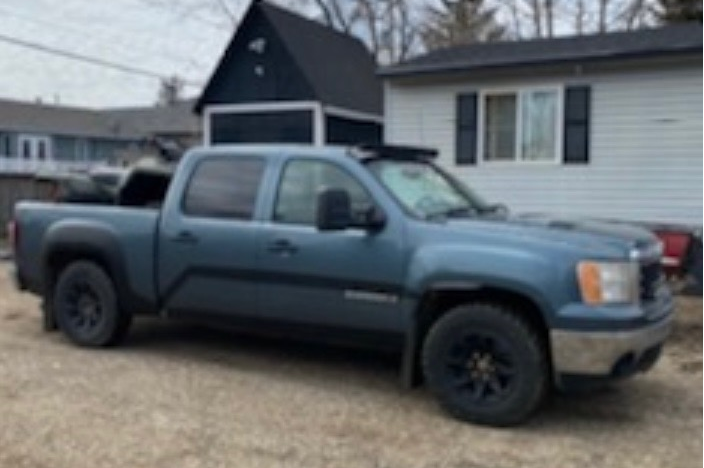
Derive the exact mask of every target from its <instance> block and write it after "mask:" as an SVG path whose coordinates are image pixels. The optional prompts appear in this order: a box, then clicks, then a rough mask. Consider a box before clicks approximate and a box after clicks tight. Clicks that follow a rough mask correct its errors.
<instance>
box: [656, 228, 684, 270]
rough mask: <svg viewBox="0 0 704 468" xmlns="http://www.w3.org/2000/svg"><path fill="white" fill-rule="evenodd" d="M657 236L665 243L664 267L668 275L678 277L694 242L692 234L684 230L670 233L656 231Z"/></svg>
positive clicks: (667, 231)
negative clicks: (688, 250) (690, 245)
mask: <svg viewBox="0 0 704 468" xmlns="http://www.w3.org/2000/svg"><path fill="white" fill-rule="evenodd" d="M655 235H656V236H658V238H660V240H661V241H662V243H663V254H662V266H663V268H664V269H665V273H666V274H667V275H677V274H678V273H680V272H681V269H682V264H683V262H684V260H685V256H686V254H687V249H688V248H689V243H690V242H691V241H692V234H691V233H690V232H686V231H684V230H681V231H674V230H672V231H669V230H657V229H656V230H655Z"/></svg>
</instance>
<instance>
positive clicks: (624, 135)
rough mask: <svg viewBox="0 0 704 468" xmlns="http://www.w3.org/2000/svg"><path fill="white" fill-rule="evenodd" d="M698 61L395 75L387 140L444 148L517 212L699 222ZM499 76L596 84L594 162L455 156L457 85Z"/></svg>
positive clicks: (463, 171)
mask: <svg viewBox="0 0 704 468" xmlns="http://www.w3.org/2000/svg"><path fill="white" fill-rule="evenodd" d="M690 63H691V65H688V66H681V65H679V66H678V65H672V64H670V65H667V66H665V65H663V66H662V67H659V69H657V70H656V69H652V70H645V69H641V70H629V71H626V70H623V71H618V72H615V71H612V72H608V73H607V72H603V73H602V74H598V75H595V74H592V75H588V76H579V77H564V78H560V77H550V78H549V80H548V79H539V78H530V77H526V76H525V75H522V78H521V80H520V81H518V80H510V79H503V80H491V81H484V82H481V81H474V82H472V81H470V80H465V81H462V82H461V83H460V82H457V83H450V84H448V81H445V82H444V83H443V84H428V83H424V84H396V83H395V82H394V81H393V80H391V81H390V82H389V81H387V83H386V89H385V109H386V128H385V132H386V135H385V136H386V141H388V142H389V143H398V144H401V143H403V144H418V145H423V146H430V147H435V148H438V149H439V150H440V162H441V163H442V164H443V165H444V166H446V167H448V168H450V169H452V171H453V172H454V173H455V174H456V175H459V176H460V177H461V178H462V179H463V180H465V181H466V182H467V183H468V184H469V185H470V186H471V187H472V188H474V189H475V190H476V191H477V192H478V193H479V194H481V195H483V196H484V197H485V198H486V199H487V200H489V201H494V202H502V203H506V204H507V205H508V206H510V207H511V208H512V209H513V210H514V211H516V212H548V213H555V214H561V215H567V216H585V217H599V218H613V219H621V220H633V221H649V222H675V223H686V224H698V225H701V224H702V68H701V61H697V62H694V61H692V62H690ZM497 81H499V82H500V83H498V84H500V85H501V86H507V87H510V86H514V87H518V88H520V87H524V86H541V85H545V86H555V85H557V86H566V85H570V84H578V85H589V86H590V87H591V109H592V110H591V121H590V125H591V130H590V160H589V163H588V164H584V165H575V164H573V165H565V164H562V163H560V164H556V165H531V164H502V165H492V164H484V165H482V164H478V165H472V166H461V167H458V166H455V164H454V161H455V154H454V152H455V118H456V117H455V108H456V98H457V95H459V94H462V93H465V92H482V90H483V89H491V88H492V87H495V86H497ZM559 156H560V159H561V157H562V149H561V148H560V155H559Z"/></svg>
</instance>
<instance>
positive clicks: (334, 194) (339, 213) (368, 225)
mask: <svg viewBox="0 0 704 468" xmlns="http://www.w3.org/2000/svg"><path fill="white" fill-rule="evenodd" d="M358 218H362V219H358ZM385 225H386V216H385V215H384V212H383V211H381V210H379V209H378V208H376V207H372V208H369V210H368V211H367V212H366V213H364V214H363V216H353V215H352V202H351V201H350V194H349V193H348V192H347V190H345V189H340V188H327V189H324V190H323V191H322V192H320V193H319V194H318V207H317V212H316V226H317V228H318V229H319V230H320V231H341V230H343V229H347V228H359V229H365V230H367V231H371V232H378V231H381V230H382V229H383V228H384V226H385Z"/></svg>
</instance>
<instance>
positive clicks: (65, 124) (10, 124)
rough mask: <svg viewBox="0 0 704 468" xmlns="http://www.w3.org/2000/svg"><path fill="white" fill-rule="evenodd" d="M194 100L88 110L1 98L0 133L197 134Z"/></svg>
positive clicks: (135, 136) (121, 136)
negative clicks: (172, 103) (156, 105)
mask: <svg viewBox="0 0 704 468" xmlns="http://www.w3.org/2000/svg"><path fill="white" fill-rule="evenodd" d="M192 105H193V102H192V101H183V102H180V103H177V104H174V105H172V106H164V107H131V108H118V109H89V108H81V107H69V106H62V105H56V104H44V103H36V102H23V101H14V100H10V99H0V132H2V131H10V132H19V133H21V132H27V133H44V134H48V135H65V136H81V137H92V138H110V139H113V138H114V139H129V140H136V139H141V138H144V137H146V136H151V135H154V134H171V133H197V131H198V119H197V117H196V116H195V115H194V114H193V113H192V111H191V108H192Z"/></svg>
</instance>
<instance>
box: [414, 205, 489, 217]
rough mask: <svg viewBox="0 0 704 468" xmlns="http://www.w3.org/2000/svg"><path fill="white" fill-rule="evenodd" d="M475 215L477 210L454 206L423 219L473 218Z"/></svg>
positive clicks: (429, 214)
mask: <svg viewBox="0 0 704 468" xmlns="http://www.w3.org/2000/svg"><path fill="white" fill-rule="evenodd" d="M476 213H477V210H476V209H475V208H473V207H471V206H454V207H452V208H448V209H446V210H442V211H438V212H435V213H428V214H427V215H426V216H425V217H426V219H438V218H442V219H444V218H458V217H465V216H466V217H470V216H474V215H475V214H476Z"/></svg>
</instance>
